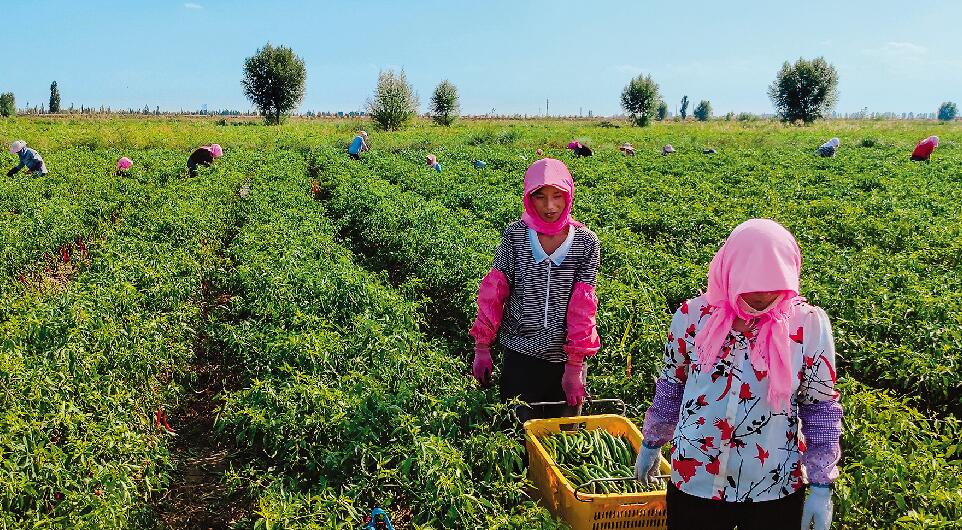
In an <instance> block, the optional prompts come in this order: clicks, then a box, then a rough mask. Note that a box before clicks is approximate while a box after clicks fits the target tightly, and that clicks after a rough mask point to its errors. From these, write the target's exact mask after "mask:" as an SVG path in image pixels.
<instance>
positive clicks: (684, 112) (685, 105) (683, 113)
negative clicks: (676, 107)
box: [679, 96, 688, 121]
mask: <svg viewBox="0 0 962 530" xmlns="http://www.w3.org/2000/svg"><path fill="white" fill-rule="evenodd" d="M679 113H680V114H681V119H682V121H684V119H685V118H687V117H688V96H682V97H681V111H679Z"/></svg>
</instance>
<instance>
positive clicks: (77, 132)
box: [0, 118, 962, 530]
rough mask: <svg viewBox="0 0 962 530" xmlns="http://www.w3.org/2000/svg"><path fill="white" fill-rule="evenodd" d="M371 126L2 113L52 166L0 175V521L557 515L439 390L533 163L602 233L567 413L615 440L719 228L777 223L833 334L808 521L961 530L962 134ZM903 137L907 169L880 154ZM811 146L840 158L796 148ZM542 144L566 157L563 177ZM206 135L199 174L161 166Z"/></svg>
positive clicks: (495, 522) (436, 524)
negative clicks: (838, 444)
mask: <svg viewBox="0 0 962 530" xmlns="http://www.w3.org/2000/svg"><path fill="white" fill-rule="evenodd" d="M361 127H364V128H366V129H367V130H368V131H369V132H371V143H372V149H373V150H372V152H370V153H366V156H365V157H364V158H363V159H362V160H361V161H360V162H355V161H351V160H349V159H348V158H347V155H346V153H345V152H344V151H345V147H346V144H347V142H348V141H349V140H350V139H351V137H352V136H353V134H354V131H356V130H357V129H358V128H361ZM372 129H373V127H371V125H370V124H368V123H362V122H359V121H349V120H314V121H307V120H293V121H292V122H290V123H288V124H286V125H283V126H279V127H265V126H262V125H260V124H254V123H248V122H245V121H243V120H238V121H216V120H213V119H186V118H182V119H162V118H155V119H146V118H145V119H133V118H131V119H121V118H109V119H108V118H105V119H96V118H89V119H81V120H77V119H69V120H67V119H27V118H16V119H5V120H0V140H3V142H4V143H5V144H6V143H9V141H10V140H13V139H17V138H23V139H25V140H27V142H28V144H29V145H30V146H31V147H34V148H36V149H38V150H39V151H40V153H41V154H42V155H43V157H44V159H45V160H46V162H47V166H48V167H49V168H50V174H49V175H47V176H46V177H42V178H37V179H33V178H31V177H29V176H27V175H25V174H18V175H16V176H14V177H0V243H2V244H0V269H2V270H0V296H2V298H3V299H4V300H5V303H4V304H3V305H2V306H0V529H13V528H164V527H172V528H178V527H183V525H185V524H187V523H186V522H185V521H186V520H187V518H188V517H194V516H196V517H199V518H204V517H208V518H209V517H213V519H210V520H209V521H208V522H209V523H210V524H211V525H212V526H217V525H226V524H233V525H234V526H235V527H236V528H249V527H252V526H255V525H256V526H257V527H259V528H268V527H270V528H289V529H299V528H305V529H306V528H324V529H327V528H331V529H333V528H356V527H358V526H359V523H360V520H361V518H362V516H363V514H364V513H365V512H367V511H369V510H370V507H371V506H373V505H375V504H377V505H381V506H383V507H385V508H386V509H388V511H389V512H390V513H391V514H392V517H394V518H395V520H396V526H398V529H399V530H400V528H437V529H440V528H518V529H521V528H561V527H563V525H561V523H559V522H558V521H556V520H555V519H553V518H552V517H551V516H550V515H549V514H548V513H547V512H546V511H545V510H543V509H541V508H539V507H538V506H537V505H536V504H535V503H533V502H531V501H530V499H529V498H528V497H527V495H526V487H525V484H524V482H523V477H524V472H523V469H522V467H521V456H522V453H523V446H522V444H521V442H520V436H519V434H518V431H517V430H516V429H515V428H514V427H513V424H512V423H511V421H510V418H509V417H508V415H507V412H506V408H505V407H504V406H503V405H501V404H499V403H498V398H497V391H496V390H495V389H489V390H481V389H479V388H478V387H477V385H476V384H475V383H474V380H473V379H472V378H471V377H470V375H469V372H470V356H471V347H470V341H469V337H468V329H469V328H470V325H471V322H472V320H473V317H474V297H475V293H476V289H477V285H478V283H479V282H480V280H481V278H482V277H483V275H484V274H485V273H486V272H487V270H488V269H489V268H490V266H491V262H492V259H493V252H494V248H495V247H496V246H497V244H498V242H499V241H500V237H501V230H502V229H503V227H504V226H505V224H506V223H508V222H510V221H512V220H514V219H517V218H518V217H519V215H520V213H521V208H522V206H521V200H520V195H521V191H522V188H523V186H522V176H523V173H524V169H525V168H526V167H527V165H528V164H529V163H531V162H532V161H533V160H534V159H535V150H536V149H538V148H542V149H544V151H545V155H547V156H553V157H557V158H560V159H562V160H565V161H566V162H567V163H568V165H569V167H570V169H571V171H572V173H573V175H574V178H575V182H576V185H577V186H578V187H577V191H576V196H575V207H574V211H573V213H574V216H575V217H576V218H578V219H579V220H581V221H583V222H584V223H585V224H586V225H587V226H588V227H589V228H591V229H593V230H594V231H595V232H596V233H597V234H598V236H599V238H600V239H601V242H602V268H601V273H600V278H599V285H598V291H597V292H598V297H599V302H600V307H599V316H598V323H599V333H600V334H601V337H602V350H601V352H600V353H599V355H598V357H597V358H596V359H594V360H592V361H590V363H591V364H590V372H589V382H588V385H589V391H590V392H591V393H592V394H593V395H595V396H597V397H618V398H621V399H623V400H624V401H625V402H626V403H627V404H628V416H629V417H631V418H633V419H634V420H635V421H636V423H639V424H640V422H641V417H642V415H643V414H644V411H645V408H646V407H647V406H648V404H649V403H650V399H651V397H652V394H653V391H654V377H655V374H656V373H657V371H658V369H659V363H660V362H661V357H662V348H663V344H662V342H663V340H664V336H665V333H666V331H667V328H668V323H669V321H670V318H671V314H672V313H673V311H674V310H675V308H676V307H677V305H678V304H679V303H680V302H681V301H683V300H685V299H687V298H689V297H692V296H693V295H695V294H696V293H698V291H699V290H700V289H703V288H704V287H705V282H706V271H707V266H708V263H709V261H710V259H711V257H712V255H713V254H714V252H715V251H716V250H717V248H718V246H719V245H720V244H721V242H722V241H724V238H725V237H726V236H727V235H728V233H729V232H730V231H731V229H732V228H733V227H734V226H736V225H737V224H738V223H740V222H741V221H743V220H745V219H747V218H749V217H770V218H773V219H776V220H778V221H779V222H781V223H782V224H784V225H785V226H786V227H787V228H788V229H789V230H791V231H792V232H793V233H794V234H795V235H796V237H797V239H798V241H799V244H800V245H801V248H802V253H803V272H802V290H803V295H805V296H807V297H808V298H809V299H810V300H811V301H812V302H813V303H815V304H817V305H819V306H822V307H823V308H825V310H826V311H827V312H828V314H829V316H830V317H831V318H832V321H833V326H834V331H835V337H836V343H837V350H838V355H839V387H840V391H841V392H842V398H841V399H842V403H843V406H844V407H845V414H846V417H845V432H844V434H843V439H842V443H843V451H844V455H843V461H842V474H841V477H840V479H839V481H838V482H837V483H836V518H835V521H836V528H852V529H854V528H912V529H921V528H962V523H960V521H962V441H960V439H962V425H960V423H959V421H958V417H959V415H960V413H962V371H960V367H962V145H960V144H959V143H957V142H959V141H960V140H962V126H960V125H959V124H938V123H936V122H920V121H913V122H883V121H867V120H866V121H851V122H845V121H827V122H822V123H819V124H817V125H814V126H809V127H794V126H786V125H781V124H775V123H772V122H763V121H758V122H750V123H738V122H725V121H715V122H709V123H658V124H655V125H653V126H652V127H648V128H645V129H639V128H634V127H628V126H625V125H623V124H622V125H621V126H620V127H610V126H602V124H601V122H599V121H597V120H595V121H587V120H586V121H577V122H575V121H569V122H563V121H462V122H459V123H458V124H456V125H455V126H454V127H451V128H441V127H436V126H432V125H429V124H428V123H427V122H418V123H416V124H415V126H413V127H411V128H409V129H408V130H406V131H403V132H396V133H378V132H375V131H373V130H372ZM930 134H938V135H939V136H940V137H941V139H942V142H941V145H940V147H939V148H938V150H936V152H935V154H934V156H933V159H932V161H931V162H929V163H913V162H910V161H909V159H908V155H909V153H910V152H911V149H912V147H913V145H914V144H915V142H917V141H918V140H919V139H921V138H924V137H926V136H928V135H930ZM832 136H838V137H840V138H841V144H842V145H841V149H840V151H839V153H838V156H837V157H836V158H829V159H823V158H819V157H816V156H815V155H814V154H813V152H814V150H815V148H816V147H818V145H819V144H821V143H822V142H824V141H825V140H826V139H828V138H830V137H832ZM571 139H579V140H581V141H582V142H585V143H587V144H589V145H590V146H591V147H592V148H593V149H594V150H595V156H594V157H592V158H588V159H578V160H574V159H572V158H571V156H570V155H569V154H568V152H567V151H566V150H565V149H564V146H565V144H567V142H568V141H569V140H571ZM625 141H630V142H632V144H634V146H635V147H636V149H637V150H638V155H637V156H636V157H633V158H625V157H622V156H621V154H620V153H619V152H618V151H617V146H618V145H619V144H621V143H622V142H625ZM210 142H217V143H220V144H221V145H222V146H223V147H224V149H225V156H224V157H223V158H222V159H220V160H218V162H217V164H216V166H215V167H214V168H213V169H211V170H202V171H201V172H200V174H199V175H198V177H196V178H193V179H189V178H187V177H186V176H185V173H186V170H185V168H184V167H183V165H184V161H185V160H186V158H187V156H188V154H189V153H190V151H191V150H192V149H193V148H194V147H196V146H198V145H201V144H205V143H210ZM665 143H671V144H672V145H673V146H674V147H675V149H676V150H677V151H678V152H676V153H675V154H673V155H671V156H667V157H664V156H661V154H660V148H661V146H662V145H663V144H665ZM706 147H714V148H715V149H717V150H718V153H717V154H716V155H711V156H707V155H703V154H702V149H703V148H706ZM429 152H432V153H435V154H436V155H438V158H439V161H440V162H441V163H442V164H443V167H444V171H443V172H442V173H436V172H434V171H432V170H429V169H428V168H426V167H424V165H423V158H424V155H425V154H426V153H429ZM122 155H126V156H129V157H131V158H132V159H133V160H134V167H133V169H132V172H131V176H130V177H128V178H119V177H115V176H114V175H113V166H114V162H115V161H116V159H117V158H119V157H120V156H122ZM475 159H481V160H484V161H485V162H486V164H487V167H486V168H485V169H483V170H477V169H475V168H474V167H473V166H472V164H471V162H472V161H473V160H475ZM13 160H14V157H12V156H10V155H5V161H6V163H8V164H9V165H10V166H12V165H13V164H14V162H13ZM312 183H313V190H312ZM248 190H249V191H248ZM495 365H496V366H497V365H498V359H495ZM496 376H497V374H496ZM158 411H163V412H165V413H166V415H167V418H168V420H169V422H170V425H171V427H172V428H173V429H174V430H175V431H177V434H171V433H169V432H167V430H166V428H164V427H162V426H160V425H158V421H157V412H158ZM198 462H207V463H208V464H207V465H206V466H205V470H206V471H205V473H204V474H203V476H202V477H201V478H199V479H198V478H196V477H195V475H193V474H191V468H193V467H196V466H200V465H201V464H199V463H198ZM191 477H194V479H191ZM191 488H193V489H191ZM205 495H206V496H205ZM211 514H214V515H211ZM191 520H192V521H196V520H197V519H191ZM398 521H399V522H400V523H401V525H397V522H398Z"/></svg>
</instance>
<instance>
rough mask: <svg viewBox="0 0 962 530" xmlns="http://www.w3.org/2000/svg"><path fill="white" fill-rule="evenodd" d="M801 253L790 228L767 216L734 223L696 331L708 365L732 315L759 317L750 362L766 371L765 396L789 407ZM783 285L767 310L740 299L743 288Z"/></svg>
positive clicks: (712, 272) (711, 272)
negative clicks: (757, 312)
mask: <svg viewBox="0 0 962 530" xmlns="http://www.w3.org/2000/svg"><path fill="white" fill-rule="evenodd" d="M801 269H802V253H801V251H800V250H799V248H798V243H797V242H796V241H795V238H794V237H793V236H792V234H791V233H790V232H789V231H788V230H786V229H785V227H783V226H782V225H780V224H778V223H776V222H775V221H772V220H770V219H749V220H748V221H745V222H744V223H742V224H740V225H738V226H737V227H735V229H734V230H732V233H731V235H730V236H729V237H728V240H727V241H725V244H724V245H722V247H721V249H719V251H718V253H716V254H715V257H714V258H712V260H711V265H710V266H709V269H708V291H707V292H706V293H705V298H706V299H707V301H708V303H709V304H710V305H711V306H712V311H711V315H710V316H709V317H708V323H707V324H706V325H705V327H703V328H702V329H701V331H699V332H698V335H697V336H695V347H696V348H697V349H698V358H699V364H700V365H701V368H702V370H703V371H708V370H711V369H712V366H714V364H715V362H716V361H717V360H718V357H719V355H720V354H721V350H722V347H723V346H724V343H725V340H726V338H727V337H728V333H729V331H731V329H732V324H733V323H734V321H735V317H740V318H742V319H744V320H746V321H750V320H752V319H753V318H757V319H758V324H757V328H756V330H755V333H756V335H757V338H756V339H755V344H754V346H753V347H752V349H751V353H750V359H751V363H752V367H753V368H754V369H756V370H758V371H760V372H762V371H766V372H768V376H769V387H768V401H769V403H770V404H771V405H772V406H773V407H776V408H778V407H787V404H788V399H789V395H790V394H791V388H792V377H793V374H792V359H791V348H790V343H789V333H790V330H789V328H788V319H789V318H790V317H791V316H792V315H793V314H794V311H795V306H794V304H793V302H794V300H795V299H796V298H797V297H798V294H799V293H798V289H799V287H798V283H799V275H800V273H801ZM758 291H781V293H782V295H783V296H784V297H783V298H782V299H781V301H779V302H777V303H776V304H775V305H774V307H772V308H771V309H770V310H769V311H768V312H767V313H765V314H763V315H761V316H757V317H756V316H752V315H750V314H748V313H746V312H745V311H744V310H743V309H742V308H741V307H740V304H739V298H740V296H741V295H742V294H744V293H751V292H758Z"/></svg>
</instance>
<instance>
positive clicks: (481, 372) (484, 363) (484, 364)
mask: <svg viewBox="0 0 962 530" xmlns="http://www.w3.org/2000/svg"><path fill="white" fill-rule="evenodd" d="M493 370H494V362H493V361H492V360H491V347H490V346H480V345H475V346H474V363H473V364H472V366H471V371H472V372H473V373H474V378H475V379H476V380H477V381H478V384H480V385H481V386H482V387H486V386H488V385H489V384H490V383H491V372H492V371H493Z"/></svg>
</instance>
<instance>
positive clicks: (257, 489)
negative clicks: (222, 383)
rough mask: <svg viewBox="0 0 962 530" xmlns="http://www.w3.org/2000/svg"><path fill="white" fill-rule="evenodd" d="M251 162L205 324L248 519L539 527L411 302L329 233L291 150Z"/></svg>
mask: <svg viewBox="0 0 962 530" xmlns="http://www.w3.org/2000/svg"><path fill="white" fill-rule="evenodd" d="M262 162H263V164H262V168H263V169H262V171H260V172H258V173H256V174H255V175H254V177H253V179H252V181H251V188H250V194H249V195H248V197H247V199H246V200H245V201H244V203H243V209H242V213H241V216H242V218H243V219H244V222H243V223H242V224H241V225H240V227H239V230H238V232H237V235H236V237H235V238H234V239H233V242H232V244H231V245H230V247H229V248H227V249H226V251H227V256H228V257H229V259H230V261H231V263H232V265H231V267H230V268H229V269H228V270H225V272H224V274H223V275H222V276H220V277H219V278H218V279H216V281H215V282H216V283H217V284H218V286H217V287H216V288H217V289H218V290H222V291H223V292H225V293H229V294H230V303H229V304H227V305H226V306H224V307H222V308H220V309H217V310H215V312H214V313H212V314H211V315H210V316H211V321H210V330H209V334H210V336H211V337H213V338H214V340H215V341H216V342H217V344H219V346H218V347H221V348H223V349H224V351H225V352H226V355H227V358H228V359H229V363H230V364H231V365H232V366H236V367H238V370H239V372H238V374H236V375H237V376H238V377H239V379H240V381H239V383H238V384H237V385H235V386H236V387H237V389H236V390H232V391H229V392H227V393H226V394H225V396H224V404H223V408H222V410H221V412H220V413H219V416H218V422H217V430H218V432H220V433H222V436H224V437H225V438H226V439H228V440H230V441H231V442H232V443H234V444H236V445H237V446H238V447H239V448H241V449H242V450H243V451H245V452H246V453H247V454H249V455H250V459H249V464H248V465H247V467H246V468H244V469H243V470H241V471H239V475H238V477H237V478H238V479H239V480H241V481H242V482H243V484H246V485H247V487H249V488H250V489H251V494H252V497H254V498H255V499H257V501H256V504H257V506H259V509H258V510H257V514H256V518H257V523H256V524H258V525H261V526H265V527H266V526H268V525H275V524H283V525H284V527H285V528H317V527H321V528H354V527H356V526H357V524H358V522H359V521H360V520H361V519H362V514H363V513H364V512H365V510H370V508H371V507H372V506H373V505H380V506H383V507H385V508H387V509H388V510H389V511H390V512H391V513H392V516H394V517H395V519H396V520H400V521H402V522H405V523H413V524H416V525H419V527H421V528H431V527H433V528H441V527H444V528H452V527H456V528H471V527H477V528H509V527H512V528H530V527H541V525H542V524H544V525H546V526H545V528H550V527H551V525H553V524H555V523H553V522H552V521H553V520H552V519H551V518H550V516H549V515H548V514H547V512H546V511H544V510H543V509H541V508H537V507H536V506H534V505H533V504H532V503H531V502H530V501H527V500H526V497H525V496H524V493H523V481H522V476H523V475H522V473H523V471H522V469H521V467H520V464H521V459H520V456H521V454H522V451H523V450H522V447H521V445H520V444H519V442H518V440H517V439H516V438H514V437H512V436H511V435H510V431H508V432H504V431H502V430H501V429H502V427H500V423H501V422H499V421H498V420H497V418H498V417H501V416H503V414H504V410H503V408H502V407H501V406H499V405H494V404H491V401H492V400H490V398H489V396H486V395H485V394H481V393H476V392H472V391H470V390H469V389H468V388H466V386H465V384H464V383H465V379H464V377H463V375H462V373H463V371H464V370H463V365H462V364H461V360H460V359H457V358H454V357H453V356H452V355H451V354H450V353H449V352H448V351H447V350H446V347H445V344H444V343H443V342H440V341H432V340H430V339H429V338H428V337H427V336H425V335H424V333H422V332H421V331H420V329H419V328H420V327H421V325H422V318H423V317H422V313H421V305H420V303H418V302H417V301H412V300H409V299H407V298H405V297H404V296H402V295H401V294H400V293H399V292H397V291H396V290H394V289H392V288H390V287H389V286H388V285H387V278H386V277H385V276H383V275H380V274H372V273H370V272H368V271H367V270H365V269H364V268H362V267H360V266H359V265H357V264H356V263H355V261H354V256H353V255H352V253H351V252H349V251H348V250H346V249H345V248H344V247H343V246H341V245H339V244H338V243H337V242H336V241H335V236H336V230H335V227H334V225H333V224H332V223H331V222H330V221H329V220H327V217H326V214H327V212H326V210H325V209H324V208H323V207H322V206H321V204H320V203H319V202H317V201H316V200H314V199H313V198H312V197H311V195H310V194H309V186H308V179H307V178H306V172H307V166H306V165H305V163H304V161H303V158H302V157H301V156H300V153H298V152H296V151H276V152H274V153H272V154H270V155H265V159H264V160H263V161H262Z"/></svg>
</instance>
